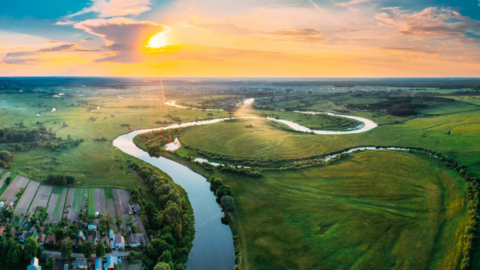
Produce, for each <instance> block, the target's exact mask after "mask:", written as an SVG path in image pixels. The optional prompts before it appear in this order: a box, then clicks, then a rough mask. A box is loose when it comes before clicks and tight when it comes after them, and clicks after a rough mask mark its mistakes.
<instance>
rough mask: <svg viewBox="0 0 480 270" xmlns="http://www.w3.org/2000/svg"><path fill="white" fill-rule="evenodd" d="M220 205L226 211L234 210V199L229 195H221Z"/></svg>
mask: <svg viewBox="0 0 480 270" xmlns="http://www.w3.org/2000/svg"><path fill="white" fill-rule="evenodd" d="M222 206H223V208H224V209H225V210H226V211H234V210H235V199H234V198H233V197H231V196H223V197H222Z"/></svg>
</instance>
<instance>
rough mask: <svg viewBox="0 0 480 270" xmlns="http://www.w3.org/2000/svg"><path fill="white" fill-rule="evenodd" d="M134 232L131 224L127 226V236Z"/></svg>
mask: <svg viewBox="0 0 480 270" xmlns="http://www.w3.org/2000/svg"><path fill="white" fill-rule="evenodd" d="M131 234H132V228H131V227H130V226H128V227H127V236H130V235H131Z"/></svg>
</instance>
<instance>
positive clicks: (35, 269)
mask: <svg viewBox="0 0 480 270" xmlns="http://www.w3.org/2000/svg"><path fill="white" fill-rule="evenodd" d="M27 270H42V267H41V266H40V265H38V259H37V258H35V257H33V258H32V260H31V261H30V265H29V266H27Z"/></svg>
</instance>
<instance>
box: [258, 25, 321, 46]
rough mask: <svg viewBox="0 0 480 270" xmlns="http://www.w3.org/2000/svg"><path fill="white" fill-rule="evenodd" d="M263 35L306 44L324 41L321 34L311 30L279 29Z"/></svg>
mask: <svg viewBox="0 0 480 270" xmlns="http://www.w3.org/2000/svg"><path fill="white" fill-rule="evenodd" d="M263 33H265V34H270V35H274V36H276V37H278V38H283V40H287V41H298V42H307V43H315V42H325V41H326V39H325V38H324V37H323V36H322V32H321V31H319V30H317V29H313V28H279V29H276V30H274V31H270V32H263Z"/></svg>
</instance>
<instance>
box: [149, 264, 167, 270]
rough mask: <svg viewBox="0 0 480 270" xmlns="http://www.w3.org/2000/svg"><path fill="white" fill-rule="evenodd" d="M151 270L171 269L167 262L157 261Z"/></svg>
mask: <svg viewBox="0 0 480 270" xmlns="http://www.w3.org/2000/svg"><path fill="white" fill-rule="evenodd" d="M153 270H171V269H170V266H169V265H168V264H167V263H165V262H159V263H158V264H157V265H155V268H153Z"/></svg>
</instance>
